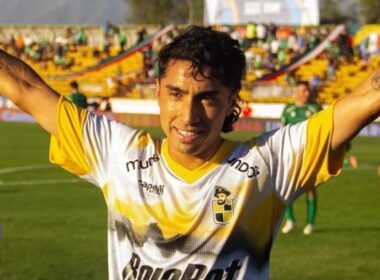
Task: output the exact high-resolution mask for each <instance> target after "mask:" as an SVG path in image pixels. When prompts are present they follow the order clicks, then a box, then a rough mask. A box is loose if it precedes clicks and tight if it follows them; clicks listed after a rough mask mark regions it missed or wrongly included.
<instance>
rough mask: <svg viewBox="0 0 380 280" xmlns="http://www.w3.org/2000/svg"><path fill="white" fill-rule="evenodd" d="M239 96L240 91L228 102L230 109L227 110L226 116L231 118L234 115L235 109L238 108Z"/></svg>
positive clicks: (232, 95) (233, 94)
mask: <svg viewBox="0 0 380 280" xmlns="http://www.w3.org/2000/svg"><path fill="white" fill-rule="evenodd" d="M238 94H239V91H236V92H234V93H232V94H231V96H230V99H229V101H228V109H227V114H226V116H229V115H231V114H232V112H233V111H234V108H235V106H236V102H238V100H237V99H238Z"/></svg>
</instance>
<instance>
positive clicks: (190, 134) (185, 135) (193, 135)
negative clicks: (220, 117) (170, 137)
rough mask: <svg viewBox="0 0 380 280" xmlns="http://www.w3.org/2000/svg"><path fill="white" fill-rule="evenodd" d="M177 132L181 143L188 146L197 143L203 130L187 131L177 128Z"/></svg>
mask: <svg viewBox="0 0 380 280" xmlns="http://www.w3.org/2000/svg"><path fill="white" fill-rule="evenodd" d="M175 130H176V131H177V135H178V136H179V139H180V140H181V142H183V143H188V144H189V143H192V142H194V141H196V140H197V139H198V138H200V136H201V134H202V131H201V130H187V129H179V128H175Z"/></svg>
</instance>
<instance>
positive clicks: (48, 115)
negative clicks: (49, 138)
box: [0, 50, 59, 135]
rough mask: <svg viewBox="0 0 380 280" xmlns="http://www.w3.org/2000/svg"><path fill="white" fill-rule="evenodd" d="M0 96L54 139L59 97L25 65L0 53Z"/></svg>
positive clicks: (4, 53)
mask: <svg viewBox="0 0 380 280" xmlns="http://www.w3.org/2000/svg"><path fill="white" fill-rule="evenodd" d="M0 95H3V96H5V97H6V98H8V99H10V100H12V102H13V103H14V104H16V105H17V106H18V107H19V108H20V109H22V110H23V111H25V112H27V113H29V114H31V115H32V116H33V117H34V118H35V119H36V121H37V122H38V123H39V124H40V125H41V126H42V128H44V129H45V130H46V131H47V132H49V133H50V134H52V135H57V131H58V130H57V125H56V123H57V122H56V118H57V117H56V116H57V114H56V113H57V104H58V100H59V95H58V94H57V93H56V92H55V91H54V90H53V89H52V88H50V87H49V86H48V85H47V84H46V83H45V82H44V81H43V80H42V79H41V77H40V76H39V75H38V74H37V73H36V72H35V71H34V70H33V69H32V68H31V67H29V66H28V65H27V64H26V63H25V62H23V61H21V60H20V59H18V58H16V57H14V56H11V55H9V54H7V53H6V52H4V51H2V50H0Z"/></svg>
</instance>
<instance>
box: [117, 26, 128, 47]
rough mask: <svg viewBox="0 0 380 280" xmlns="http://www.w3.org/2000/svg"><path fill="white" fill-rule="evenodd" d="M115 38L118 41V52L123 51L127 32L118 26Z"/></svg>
mask: <svg viewBox="0 0 380 280" xmlns="http://www.w3.org/2000/svg"><path fill="white" fill-rule="evenodd" d="M115 32H116V35H117V40H118V42H119V48H120V50H119V53H123V52H124V51H125V48H126V46H127V34H126V33H125V31H124V30H122V29H121V28H120V27H118V28H117V29H116V31H115Z"/></svg>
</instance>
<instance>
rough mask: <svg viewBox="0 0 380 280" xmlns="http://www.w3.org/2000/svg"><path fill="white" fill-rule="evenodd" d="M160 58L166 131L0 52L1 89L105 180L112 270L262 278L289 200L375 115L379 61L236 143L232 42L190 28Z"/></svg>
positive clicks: (61, 152)
mask: <svg viewBox="0 0 380 280" xmlns="http://www.w3.org/2000/svg"><path fill="white" fill-rule="evenodd" d="M158 65H159V77H158V79H157V87H156V95H157V100H158V104H159V106H160V110H161V111H160V118H161V126H162V128H163V130H164V132H165V134H166V138H165V139H163V140H161V139H153V138H152V137H151V136H150V135H149V134H147V133H146V132H144V131H141V130H136V129H134V128H132V127H130V126H128V125H125V124H121V123H117V122H115V121H110V120H107V119H106V118H105V117H104V116H96V115H94V114H92V113H91V112H88V111H86V110H84V109H80V108H78V107H77V106H74V105H73V104H72V103H71V102H70V101H68V100H67V99H66V98H64V97H61V96H60V95H59V94H57V93H56V92H55V91H54V90H53V89H51V88H50V87H49V86H47V85H46V84H45V83H44V82H43V81H42V80H41V78H40V77H39V76H38V75H37V74H36V73H35V72H34V71H33V70H32V69H30V68H29V67H28V66H27V65H26V64H25V63H23V62H21V61H20V60H18V59H17V58H14V57H12V56H10V55H8V54H6V53H5V52H2V51H1V52H0V92H2V93H3V94H4V95H5V96H6V97H8V98H9V99H11V100H13V102H14V103H16V104H17V105H18V106H19V107H20V108H22V109H23V110H25V111H27V112H29V113H30V114H32V115H33V116H34V117H35V119H36V120H37V122H38V123H39V124H40V125H41V126H42V127H43V128H44V129H46V130H47V131H48V132H49V133H50V134H51V135H52V141H51V147H50V160H51V161H52V162H53V163H56V164H59V165H61V166H62V167H64V168H66V169H67V170H69V171H70V172H72V173H74V174H77V175H78V176H81V177H82V178H84V179H86V180H88V181H90V182H92V183H93V184H94V185H96V186H97V187H98V188H99V189H100V190H101V191H102V193H103V195H104V198H105V202H106V204H107V207H108V212H109V215H108V256H109V261H108V263H109V278H110V279H269V257H270V251H271V247H272V245H273V240H274V238H275V235H276V233H277V231H278V229H279V227H280V223H281V220H282V218H283V214H284V211H285V208H286V205H287V204H289V203H291V202H292V201H293V200H294V199H295V198H296V197H298V196H299V195H301V194H302V193H304V192H306V191H308V190H310V189H312V188H315V187H316V186H317V185H319V184H320V183H322V182H324V181H326V180H327V179H328V178H330V177H331V176H332V175H335V174H337V173H338V172H339V170H340V168H341V165H342V159H343V151H344V145H345V143H346V142H347V141H349V140H350V139H351V138H352V137H354V136H355V135H356V134H357V133H358V131H359V130H360V129H361V128H362V127H363V126H365V125H366V124H368V123H369V122H371V121H373V120H374V119H376V118H377V117H378V116H379V115H380V85H379V83H378V82H377V81H378V80H379V77H380V71H377V72H376V73H375V74H373V76H372V78H368V79H367V80H366V81H364V82H363V83H362V85H361V86H360V87H359V88H358V89H356V90H355V91H354V92H353V93H352V94H351V95H349V96H347V97H345V98H343V99H341V100H339V101H338V102H336V104H334V105H333V106H331V107H329V108H328V109H326V110H323V111H320V112H319V113H316V114H314V115H313V116H312V117H310V118H309V119H308V120H307V121H305V122H302V123H299V124H296V125H291V126H285V127H283V128H280V129H278V130H274V131H270V132H267V133H264V134H262V135H261V136H259V137H257V138H252V140H251V141H248V142H234V141H228V140H225V139H223V138H222V137H221V132H228V131H231V129H232V125H233V123H234V122H235V121H236V120H237V119H238V116H239V113H240V107H239V103H238V93H239V90H240V87H241V80H242V78H243V75H244V65H245V59H244V55H243V53H242V52H241V50H240V49H239V46H238V42H237V41H235V40H233V39H231V38H230V37H229V36H228V35H227V34H225V33H222V32H216V31H213V30H211V29H209V28H204V27H190V28H189V29H187V30H186V31H185V32H184V33H182V34H181V35H179V36H178V37H176V38H175V39H174V41H173V42H172V43H170V44H168V45H166V46H165V47H163V48H162V49H161V51H160V54H159V59H158ZM371 80H373V81H374V82H373V83H372V85H371ZM218 202H219V203H218Z"/></svg>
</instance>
